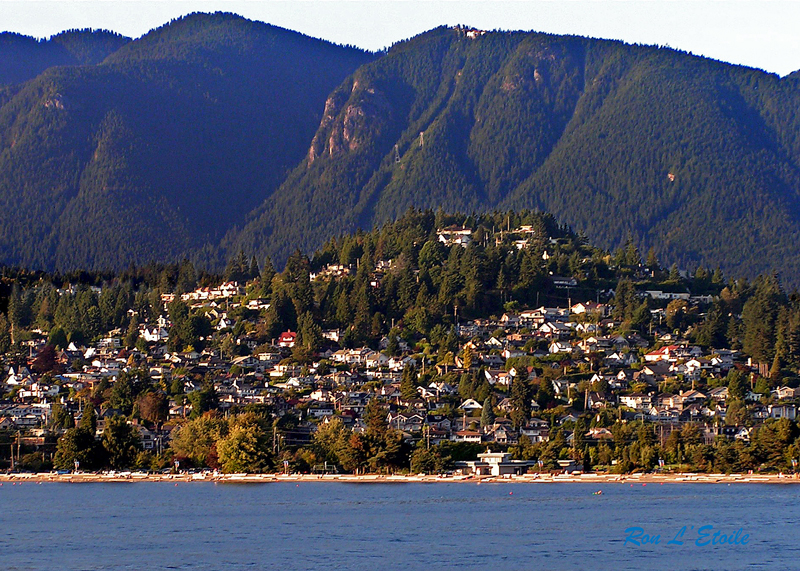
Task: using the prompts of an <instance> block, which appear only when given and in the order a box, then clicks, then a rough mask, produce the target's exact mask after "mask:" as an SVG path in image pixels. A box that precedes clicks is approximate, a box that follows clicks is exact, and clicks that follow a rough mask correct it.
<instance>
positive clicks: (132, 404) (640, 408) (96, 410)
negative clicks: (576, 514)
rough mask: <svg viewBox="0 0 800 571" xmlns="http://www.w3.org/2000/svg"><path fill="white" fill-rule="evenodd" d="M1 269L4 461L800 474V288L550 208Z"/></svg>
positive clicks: (411, 216)
mask: <svg viewBox="0 0 800 571" xmlns="http://www.w3.org/2000/svg"><path fill="white" fill-rule="evenodd" d="M1 270H2V271H1V273H2V281H0V284H2V288H0V309H2V308H6V312H5V313H0V444H3V446H0V468H13V469H15V470H36V471H46V470H49V469H51V468H56V469H60V470H73V469H77V468H80V469H81V470H87V471H94V470H99V469H104V468H106V469H110V470H117V471H119V470H129V469H137V470H153V471H162V470H164V469H165V468H166V469H168V470H169V469H170V468H173V467H176V468H177V467H180V468H181V469H183V470H186V469H187V468H195V469H198V470H203V469H208V470H216V471H221V472H228V473H242V472H270V473H271V472H274V471H276V470H279V471H286V470H290V471H292V472H303V473H308V472H316V473H320V472H342V471H346V472H355V473H363V472H373V473H386V472H390V473H398V472H405V473H408V472H409V471H410V472H411V473H413V474H418V473H420V472H426V473H429V474H432V473H450V475H453V474H454V473H455V474H460V475H464V476H466V475H489V474H493V475H495V476H499V475H506V474H508V475H510V474H525V473H526V472H527V473H532V472H534V473H535V472H545V473H548V472H551V471H558V472H562V471H574V470H582V471H587V472H591V471H597V472H615V473H630V472H647V471H657V472H686V471H692V472H694V471H702V472H712V473H715V474H720V473H725V472H728V473H730V472H734V473H737V474H740V475H742V474H746V473H747V472H748V471H759V472H782V473H787V472H788V471H790V470H792V471H794V470H796V466H795V465H794V464H795V463H796V457H797V452H798V450H800V448H799V447H800V436H799V435H800V427H798V423H797V407H798V404H800V376H798V365H799V364H800V300H798V297H797V295H796V294H789V295H787V294H786V292H784V291H783V290H782V288H781V286H780V284H779V283H778V281H776V280H775V279H774V277H772V276H766V277H758V278H756V279H755V280H753V281H752V282H748V281H747V280H744V279H737V280H733V279H731V280H727V281H726V280H725V278H724V277H723V275H722V273H721V272H719V271H715V272H713V273H710V272H708V271H706V270H704V269H698V270H697V271H696V272H695V273H694V275H692V276H682V275H681V274H680V272H679V271H678V270H677V268H676V267H672V268H671V269H669V270H666V269H664V268H662V267H660V264H659V263H658V261H657V260H656V259H655V257H654V256H653V255H652V254H650V255H648V256H647V259H646V260H644V261H643V260H641V257H640V255H639V252H638V251H637V250H636V248H635V247H634V246H633V244H632V243H629V244H628V245H627V246H626V247H624V248H621V249H619V250H618V251H616V252H613V253H609V252H607V251H604V250H600V249H597V248H595V247H592V246H590V245H589V244H587V243H586V242H585V241H584V240H582V239H581V237H579V236H577V235H576V234H574V233H572V232H570V231H568V230H567V229H565V228H563V227H559V226H558V225H557V224H555V223H554V220H553V218H552V217H550V216H547V215H543V214H537V213H533V212H524V211H520V212H498V213H495V214H492V215H483V216H465V215H463V214H461V215H446V214H443V213H441V212H439V213H434V212H432V211H422V212H420V211H410V212H408V213H407V214H405V215H403V216H402V217H400V218H399V219H398V220H397V221H395V222H393V223H389V224H386V225H383V226H382V227H381V228H379V229H376V230H373V231H371V232H358V233H355V234H348V235H344V236H341V237H339V238H336V239H332V240H329V241H327V242H326V243H325V245H324V246H323V247H322V248H321V249H319V250H318V251H317V252H316V253H315V254H314V256H313V258H311V259H309V258H308V257H306V256H303V255H300V254H293V255H292V256H290V258H289V260H288V262H287V263H286V267H285V269H284V270H283V271H282V272H276V271H275V269H274V268H273V266H272V264H271V262H270V261H269V260H268V259H267V260H264V261H263V262H262V263H261V264H259V263H258V261H256V260H254V259H248V258H247V257H246V256H244V255H237V256H234V257H233V258H232V259H231V260H229V263H228V265H227V267H226V268H225V272H224V274H223V275H209V274H203V273H202V272H201V273H199V274H198V273H197V272H196V270H195V269H194V267H193V266H192V264H191V263H190V262H188V261H187V262H183V263H181V264H177V265H168V266H163V265H162V266H158V265H150V266H147V267H143V268H131V269H129V270H126V271H123V272H118V273H114V274H105V275H101V274H97V273H91V272H76V273H75V274H72V275H54V274H45V273H32V272H28V271H24V270H19V269H13V268H2V269H1ZM11 444H16V446H12V445H11ZM487 447H491V450H492V451H494V452H495V454H488V456H487V455H486V454H484V452H485V451H486V448H487ZM491 458H494V459H495V465H494V466H492V465H490V464H491V463H489V462H487V460H491ZM76 461H77V462H78V465H76V464H75V462H76ZM175 461H177V462H178V466H176V464H175ZM498 462H499V464H498ZM198 477H202V476H198ZM209 477H210V474H209ZM741 477H742V476H739V479H741Z"/></svg>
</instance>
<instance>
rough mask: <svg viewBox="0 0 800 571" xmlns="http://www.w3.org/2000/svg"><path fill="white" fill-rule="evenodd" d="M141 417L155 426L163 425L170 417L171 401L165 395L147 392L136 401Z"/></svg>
mask: <svg viewBox="0 0 800 571" xmlns="http://www.w3.org/2000/svg"><path fill="white" fill-rule="evenodd" d="M136 405H137V408H138V409H139V415H140V416H141V417H142V418H143V419H144V420H149V421H150V422H152V423H153V424H157V425H158V424H161V423H163V422H165V421H166V420H167V416H168V415H169V401H168V400H167V397H166V395H165V394H164V393H161V392H156V391H147V392H145V393H142V394H141V395H139V398H138V399H136Z"/></svg>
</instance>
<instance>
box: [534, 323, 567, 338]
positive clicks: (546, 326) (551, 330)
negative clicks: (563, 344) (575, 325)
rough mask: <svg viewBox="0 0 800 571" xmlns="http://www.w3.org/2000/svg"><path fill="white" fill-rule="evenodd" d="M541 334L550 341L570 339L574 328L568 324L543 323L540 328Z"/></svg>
mask: <svg viewBox="0 0 800 571" xmlns="http://www.w3.org/2000/svg"><path fill="white" fill-rule="evenodd" d="M539 333H541V334H542V335H543V336H544V337H547V338H548V339H568V338H569V337H570V336H571V335H572V327H570V326H569V325H567V324H566V323H561V322H559V321H552V322H548V323H543V324H542V325H541V327H539Z"/></svg>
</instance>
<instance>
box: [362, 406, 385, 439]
mask: <svg viewBox="0 0 800 571" xmlns="http://www.w3.org/2000/svg"><path fill="white" fill-rule="evenodd" d="M364 423H365V424H366V425H367V433H368V434H372V435H378V436H380V435H383V434H384V433H385V432H386V431H387V430H388V428H389V423H388V422H387V420H386V410H385V409H384V408H383V407H382V406H381V405H380V404H378V401H377V399H374V398H373V399H370V401H369V402H368V403H367V406H366V407H365V408H364Z"/></svg>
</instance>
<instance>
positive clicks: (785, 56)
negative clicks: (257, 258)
mask: <svg viewBox="0 0 800 571" xmlns="http://www.w3.org/2000/svg"><path fill="white" fill-rule="evenodd" d="M214 11H226V12H235V13H237V14H241V15H242V16H245V17H247V18H250V19H252V20H260V21H263V22H268V23H270V24H275V25H278V26H282V27H285V28H289V29H292V30H296V31H298V32H302V33H304V34H307V35H310V36H314V37H318V38H324V39H326V40H330V41H333V42H337V43H341V44H352V45H356V46H359V47H362V48H365V49H369V50H378V49H381V48H383V47H387V46H390V45H392V44H393V43H395V42H397V41H400V40H403V39H406V38H409V37H412V36H414V35H416V34H419V33H421V32H424V31H426V30H429V29H431V28H434V27H436V26H439V25H442V24H447V25H455V24H465V25H469V26H475V27H477V28H481V29H486V30H494V29H502V30H535V31H539V32H549V33H556V34H574V35H581V36H590V37H595V38H608V39H617V40H623V41H626V42H629V43H640V44H654V45H662V46H663V45H668V46H671V47H673V48H677V49H681V50H685V51H688V52H692V53H694V54H696V55H704V56H707V57H711V58H714V59H719V60H722V61H727V62H731V63H735V64H741V65H747V66H750V67H756V68H760V69H764V70H766V71H769V72H772V73H777V74H779V75H786V74H788V73H791V72H792V71H795V70H797V69H800V30H798V23H800V0H776V1H771V0H715V1H709V0H693V1H684V0H674V1H668V0H634V1H624V0H482V1H464V0H429V1H418V0H407V1H399V0H350V1H345V0H0V30H2V31H12V32H18V33H22V34H25V35H30V36H34V37H37V38H45V37H49V36H51V35H53V34H56V33H58V32H60V31H62V30H65V29H70V28H103V29H108V30H113V31H115V32H119V33H121V34H124V35H126V36H130V37H134V38H136V37H139V36H141V35H143V34H145V33H147V32H148V31H149V30H151V29H153V28H156V27H158V26H160V25H162V24H164V23H166V22H168V21H169V20H170V19H172V18H176V17H179V16H182V15H185V14H188V13H191V12H214Z"/></svg>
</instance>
